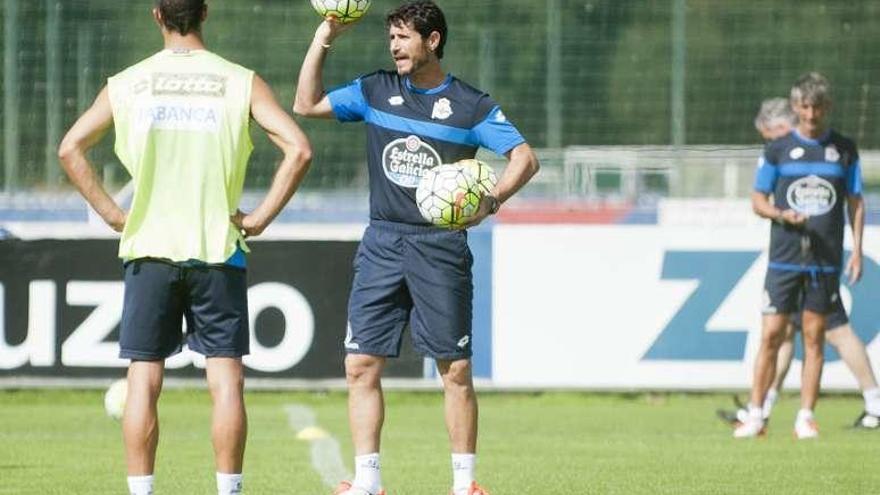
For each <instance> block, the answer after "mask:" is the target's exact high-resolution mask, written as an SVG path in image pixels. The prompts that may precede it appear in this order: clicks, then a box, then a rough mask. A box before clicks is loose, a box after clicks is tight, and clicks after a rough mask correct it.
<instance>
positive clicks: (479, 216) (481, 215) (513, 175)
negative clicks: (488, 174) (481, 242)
mask: <svg viewBox="0 0 880 495" xmlns="http://www.w3.org/2000/svg"><path fill="white" fill-rule="evenodd" d="M506 156H507V160H508V161H507V167H505V169H504V173H503V174H501V178H499V179H498V184H496V185H495V188H494V189H493V190H492V193H491V196H493V197H494V198H495V199H496V200H497V201H498V205H493V204H492V203H493V201H491V200H488V201H480V208H479V210H477V213H476V214H475V215H474V216H473V217H471V218H470V219H469V220H468V221H466V222H465V223H463V224H462V228H467V227H473V226H475V225H477V224H479V223H480V222H482V221H483V219H485V218H486V217H487V216H489V215H491V214H492V213H494V211H493V210H495V211H497V209H498V207H499V206H500V205H501V204H503V203H504V202H505V201H507V200H508V199H510V197H511V196H513V195H514V194H516V192H517V191H519V190H520V189H521V188H522V187H523V186H524V185H526V183H528V182H529V180H531V178H532V177H533V176H534V175H535V174H536V173H538V170H539V169H540V168H541V165H540V164H539V163H538V157H537V156H536V155H535V152H534V150H532V147H531V146H529V145H528V143H522V144H520V145H517V146H516V147H514V148H513V149H512V150H510V151H508V152H507V154H506Z"/></svg>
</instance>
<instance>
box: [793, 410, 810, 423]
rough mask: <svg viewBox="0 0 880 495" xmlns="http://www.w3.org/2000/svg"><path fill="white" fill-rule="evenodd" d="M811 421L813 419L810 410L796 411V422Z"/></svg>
mask: <svg viewBox="0 0 880 495" xmlns="http://www.w3.org/2000/svg"><path fill="white" fill-rule="evenodd" d="M811 419H813V410H812V409H801V410H800V411H798V413H797V420H796V421H809V420H811Z"/></svg>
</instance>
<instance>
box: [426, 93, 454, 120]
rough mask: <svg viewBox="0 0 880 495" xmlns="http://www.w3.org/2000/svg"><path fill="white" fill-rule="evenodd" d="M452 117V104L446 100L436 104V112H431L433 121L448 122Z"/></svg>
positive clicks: (438, 101)
mask: <svg viewBox="0 0 880 495" xmlns="http://www.w3.org/2000/svg"><path fill="white" fill-rule="evenodd" d="M451 115H452V103H451V102H450V101H449V100H448V99H446V98H440V99H439V100H437V101H435V102H434V110H433V111H432V112H431V118H432V119H438V120H446V119H448V118H449V117H450V116H451Z"/></svg>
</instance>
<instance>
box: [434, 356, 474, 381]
mask: <svg viewBox="0 0 880 495" xmlns="http://www.w3.org/2000/svg"><path fill="white" fill-rule="evenodd" d="M440 374H441V375H442V376H443V382H444V383H445V384H446V385H447V387H449V386H453V387H465V388H469V387H472V386H473V379H472V374H471V362H470V360H469V359H460V360H457V361H451V362H447V363H441V364H440Z"/></svg>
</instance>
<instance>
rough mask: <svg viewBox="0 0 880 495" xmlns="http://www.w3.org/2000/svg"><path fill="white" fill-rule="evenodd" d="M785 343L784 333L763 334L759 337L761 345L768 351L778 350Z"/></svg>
mask: <svg viewBox="0 0 880 495" xmlns="http://www.w3.org/2000/svg"><path fill="white" fill-rule="evenodd" d="M784 341H785V332H784V331H783V332H765V333H764V334H763V335H762V336H761V344H762V345H763V346H764V347H766V348H767V349H770V350H777V351H778V350H779V348H780V347H781V346H782V343H783V342H784Z"/></svg>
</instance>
